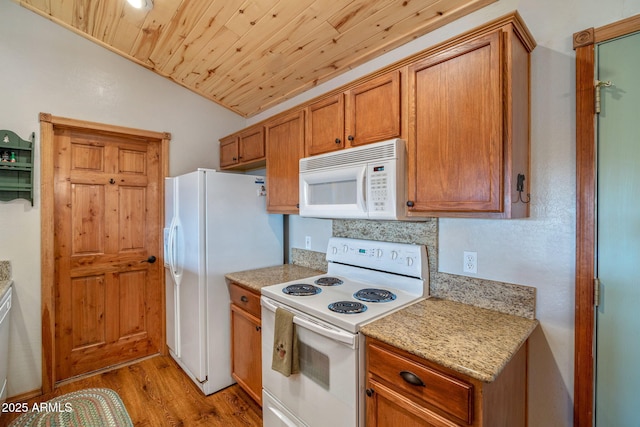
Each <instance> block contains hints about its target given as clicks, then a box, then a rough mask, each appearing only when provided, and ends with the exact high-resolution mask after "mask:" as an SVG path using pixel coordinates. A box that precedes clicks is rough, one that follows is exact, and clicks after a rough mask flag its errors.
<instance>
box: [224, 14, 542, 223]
mask: <svg viewBox="0 0 640 427" xmlns="http://www.w3.org/2000/svg"><path fill="white" fill-rule="evenodd" d="M534 47H535V41H534V40H533V38H532V36H531V34H530V33H529V31H528V30H527V28H526V26H525V25H524V23H523V22H522V20H521V18H520V15H519V14H518V13H516V12H514V13H512V14H509V15H506V16H504V17H502V18H499V19H496V20H495V21H492V22H489V23H487V24H486V25H484V26H482V27H480V28H476V29H473V30H471V31H469V32H467V33H465V34H462V35H460V36H458V37H455V38H453V39H451V40H447V41H445V42H443V43H441V44H439V45H437V46H433V47H430V48H429V49H426V50H424V51H422V52H419V53H418V54H416V55H414V56H412V57H409V58H405V59H404V60H402V61H399V62H398V63H396V64H393V65H390V66H389V67H387V68H385V69H384V70H380V71H378V72H375V73H373V74H372V75H371V76H369V77H364V78H362V79H360V80H358V81H357V82H353V83H351V84H348V85H345V86H344V87H342V88H339V89H336V90H335V91H333V92H332V93H330V94H327V95H326V96H325V97H322V98H320V99H319V100H315V101H310V102H309V103H306V104H304V105H301V106H299V107H297V108H296V109H294V110H291V111H288V112H284V113H281V114H279V115H278V116H277V117H275V118H273V119H268V120H267V121H266V124H265V123H263V124H264V126H265V128H266V129H267V130H266V131H265V132H267V133H268V134H269V133H270V134H271V135H270V136H267V138H266V144H267V149H266V151H267V161H266V164H267V177H268V181H267V186H268V196H267V200H268V207H269V211H270V212H282V213H298V208H297V203H298V160H299V159H300V158H301V157H305V156H313V155H317V154H322V153H327V152H330V151H334V150H340V149H343V148H348V147H355V146H359V145H363V144H368V143H372V142H377V141H383V140H386V139H392V138H402V139H405V140H406V141H407V212H408V216H409V217H425V216H428V217H471V218H523V217H527V216H529V204H528V203H527V202H528V200H529V197H528V194H529V193H530V191H529V183H530V182H531V177H530V168H529V151H530V150H529V109H530V106H529V103H530V93H529V77H530V67H529V54H530V52H531V51H532V50H533V49H534ZM261 130H262V126H260V125H254V126H253V127H250V128H248V129H247V130H244V131H242V132H240V133H238V134H236V135H232V136H231V137H228V138H225V139H222V140H221V145H220V159H221V160H220V163H221V166H222V168H223V169H224V168H227V169H231V168H232V169H248V167H247V166H254V165H256V164H258V165H264V163H260V161H261V160H257V161H255V160H249V158H251V157H252V158H257V159H260V156H261V155H262V156H264V151H261V150H260V148H261V147H264V145H261V144H260V141H262V139H261V137H260V136H259V135H260V132H261ZM234 136H235V138H236V139H235V140H234V139H233V137H234ZM234 141H235V145H234ZM263 149H264V148H263ZM261 153H262V154H261ZM234 159H235V160H234Z"/></svg>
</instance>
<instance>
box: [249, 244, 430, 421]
mask: <svg viewBox="0 0 640 427" xmlns="http://www.w3.org/2000/svg"><path fill="white" fill-rule="evenodd" d="M327 261H328V269H327V274H322V275H318V276H313V277H309V278H307V279H303V280H295V281H291V282H285V283H280V284H277V285H273V286H267V287H264V288H262V298H261V304H262V361H263V362H262V363H263V366H262V381H263V402H262V403H263V425H264V426H266V427H275V426H288V427H291V426H310V427H313V426H329V425H330V426H332V427H340V426H345V427H355V426H362V425H364V400H363V399H364V397H363V396H364V345H363V338H362V337H361V336H360V335H359V334H358V331H359V330H360V327H361V326H362V325H364V324H366V323H368V322H371V321H373V320H375V319H378V318H380V317H382V316H385V315H387V314H389V313H392V312H394V311H396V310H398V309H401V308H403V307H406V306H407V305H409V304H412V303H415V302H417V301H420V300H422V299H424V298H426V297H428V295H429V265H428V260H427V252H426V247H425V246H424V245H414V244H406V243H391V242H379V241H372V240H358V239H348V238H335V237H334V238H331V239H330V241H329V245H328V248H327ZM277 308H283V309H286V310H288V311H290V312H292V313H293V314H294V320H293V323H294V324H295V327H296V333H297V338H298V342H299V347H300V370H301V373H300V374H295V375H291V376H289V377H285V376H283V375H282V374H280V373H279V372H276V371H274V370H272V369H271V360H272V356H273V351H274V348H273V347H274V337H273V334H274V331H273V329H274V327H273V325H274V322H275V311H276V309H277Z"/></svg>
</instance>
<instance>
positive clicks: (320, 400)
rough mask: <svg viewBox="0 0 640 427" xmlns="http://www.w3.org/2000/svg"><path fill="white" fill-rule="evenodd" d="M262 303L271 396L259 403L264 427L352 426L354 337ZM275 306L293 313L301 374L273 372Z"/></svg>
mask: <svg viewBox="0 0 640 427" xmlns="http://www.w3.org/2000/svg"><path fill="white" fill-rule="evenodd" d="M261 304H262V387H263V395H266V394H268V395H269V398H268V399H267V401H266V402H263V414H264V420H263V421H264V426H265V427H275V426H310V427H319V426H322V427H326V426H331V427H356V426H357V425H358V375H359V371H358V335H357V334H352V333H350V332H347V331H343V330H341V329H338V328H336V327H335V326H332V325H328V324H326V323H324V322H321V321H319V320H316V319H314V318H312V317H310V316H307V315H305V314H303V313H301V312H300V311H298V310H294V309H292V308H291V307H288V306H285V305H283V304H281V303H279V302H276V301H273V300H271V299H269V298H266V297H264V296H263V297H262V298H261ZM277 307H280V308H284V309H286V310H289V311H291V312H292V313H293V314H294V321H293V322H294V324H295V327H296V333H297V336H298V344H299V349H300V373H299V374H293V375H291V376H289V377H285V376H284V375H282V374H280V373H279V372H277V371H274V370H272V369H271V360H272V355H273V325H274V322H275V310H276V308H277ZM271 398H273V399H271ZM271 400H275V403H271V402H270V401H271Z"/></svg>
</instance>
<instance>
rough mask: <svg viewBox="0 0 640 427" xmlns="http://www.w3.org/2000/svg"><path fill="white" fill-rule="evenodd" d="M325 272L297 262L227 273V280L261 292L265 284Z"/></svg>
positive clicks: (273, 283)
mask: <svg viewBox="0 0 640 427" xmlns="http://www.w3.org/2000/svg"><path fill="white" fill-rule="evenodd" d="M319 274H323V272H322V271H319V270H314V269H312V268H308V267H302V266H300V265H296V264H284V265H276V266H274V267H266V268H258V269H255V270H246V271H239V272H236V273H229V274H226V275H225V277H226V278H227V280H230V281H232V282H235V283H237V284H239V285H242V286H244V287H246V288H249V289H252V290H254V291H256V292H258V293H260V289H261V288H263V287H264V286H269V285H277V284H278V283H284V282H289V281H291V280H298V279H304V278H305V277H311V276H317V275H319Z"/></svg>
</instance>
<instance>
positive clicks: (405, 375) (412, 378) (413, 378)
mask: <svg viewBox="0 0 640 427" xmlns="http://www.w3.org/2000/svg"><path fill="white" fill-rule="evenodd" d="M400 376H401V377H402V379H403V380H405V381H406V382H408V383H409V384H412V385H417V386H420V387H424V386H425V385H424V382H423V381H422V380H421V379H420V377H419V376H417V375H416V374H414V373H413V372H409V371H400Z"/></svg>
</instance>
